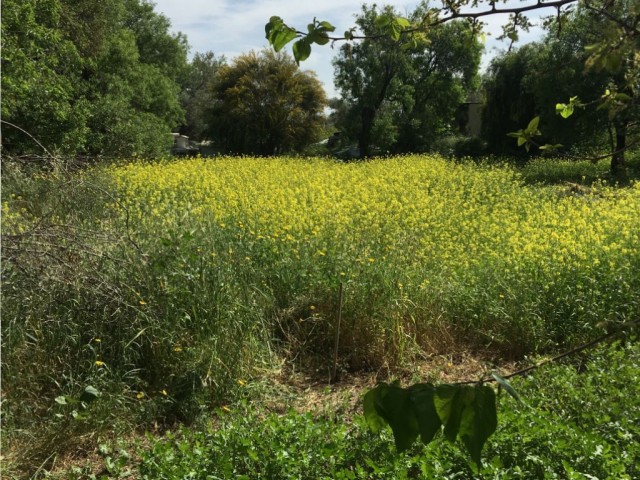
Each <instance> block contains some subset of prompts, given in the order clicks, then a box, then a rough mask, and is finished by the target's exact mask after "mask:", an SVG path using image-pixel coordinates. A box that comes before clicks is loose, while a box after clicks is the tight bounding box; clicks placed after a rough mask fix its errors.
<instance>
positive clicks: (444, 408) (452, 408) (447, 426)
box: [433, 385, 474, 442]
mask: <svg viewBox="0 0 640 480" xmlns="http://www.w3.org/2000/svg"><path fill="white" fill-rule="evenodd" d="M473 395H474V391H473V387H470V386H468V385H439V386H438V387H437V388H436V392H435V397H434V400H433V403H434V404H435V407H436V411H437V412H438V416H439V417H440V421H441V422H442V424H443V425H444V436H445V438H446V439H447V440H449V441H450V442H455V441H456V437H457V436H458V430H459V428H460V420H461V418H462V412H463V410H464V408H465V406H466V404H467V403H468V402H469V401H471V400H473Z"/></svg>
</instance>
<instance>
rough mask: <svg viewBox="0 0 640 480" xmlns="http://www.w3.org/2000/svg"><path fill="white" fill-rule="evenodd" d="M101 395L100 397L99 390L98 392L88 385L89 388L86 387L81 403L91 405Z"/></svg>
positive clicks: (81, 396)
mask: <svg viewBox="0 0 640 480" xmlns="http://www.w3.org/2000/svg"><path fill="white" fill-rule="evenodd" d="M99 395H100V392H98V390H96V389H95V388H94V387H92V386H91V385H88V386H87V387H85V389H84V392H82V395H80V401H81V402H84V403H91V402H93V401H94V400H95V399H96V398H98V396H99Z"/></svg>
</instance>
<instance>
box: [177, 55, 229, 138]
mask: <svg viewBox="0 0 640 480" xmlns="http://www.w3.org/2000/svg"><path fill="white" fill-rule="evenodd" d="M225 64H226V59H225V58H224V56H222V57H216V55H215V54H214V53H213V52H206V53H196V54H195V55H194V57H193V60H192V61H191V63H190V64H189V73H188V75H187V80H186V82H185V83H184V86H183V89H182V92H181V94H180V103H181V104H182V106H183V108H184V110H185V123H184V125H182V126H181V127H180V133H182V134H183V135H187V136H189V137H191V138H195V139H198V140H202V139H203V135H204V133H205V132H206V131H207V130H208V128H209V125H208V123H207V109H208V108H209V107H210V106H211V104H212V103H213V101H214V98H213V87H212V86H213V83H214V82H215V81H216V79H217V76H218V71H219V70H220V68H221V67H222V66H223V65H225Z"/></svg>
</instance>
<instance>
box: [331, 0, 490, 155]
mask: <svg viewBox="0 0 640 480" xmlns="http://www.w3.org/2000/svg"><path fill="white" fill-rule="evenodd" d="M425 8H426V4H424V3H423V4H422V5H421V6H420V7H419V8H418V9H417V10H416V12H415V13H414V14H413V16H414V17H419V16H420V15H422V12H423V10H424V9H425ZM393 15H396V13H395V12H394V10H393V9H392V8H391V7H388V6H387V7H384V8H383V9H382V11H380V12H379V11H378V9H377V7H376V6H373V7H370V8H369V7H367V6H363V7H362V13H361V14H360V16H359V17H358V18H357V20H356V24H357V25H358V27H359V28H360V30H361V31H362V32H363V33H365V34H366V35H367V36H369V37H375V38H372V39H365V40H363V41H362V42H359V43H357V44H355V45H350V44H347V45H344V46H343V47H342V48H341V50H340V54H339V55H338V57H337V58H336V59H335V60H334V66H335V69H336V74H335V83H336V86H337V87H338V88H339V89H340V91H341V93H342V95H343V98H344V100H345V102H346V104H347V105H348V107H349V108H350V109H351V110H352V112H351V113H350V114H348V115H343V117H344V118H345V119H348V121H353V120H355V119H357V125H358V128H357V138H358V146H359V148H360V154H361V156H363V157H367V156H369V155H370V153H371V146H372V144H373V145H374V146H376V147H378V148H380V149H383V150H392V151H396V152H406V151H415V150H424V149H426V148H428V146H429V145H430V144H431V143H432V142H433V140H434V138H435V137H436V136H437V134H439V133H442V132H443V131H444V130H446V129H447V128H448V124H449V123H451V120H452V119H453V117H454V115H455V110H456V108H457V107H458V105H459V104H460V103H461V102H462V101H463V98H464V95H465V87H466V86H469V85H470V84H471V81H472V79H473V78H474V76H475V74H476V71H477V68H478V65H479V63H480V49H481V47H480V45H479V44H478V42H477V41H476V40H475V39H473V38H467V37H468V35H467V32H466V30H465V29H464V27H463V26H462V25H460V24H458V23H455V22H454V23H452V24H451V25H444V26H441V27H438V28H435V29H433V30H431V31H430V32H429V34H427V35H416V36H415V37H413V38H410V39H407V41H401V42H398V41H395V40H394V39H393V38H389V37H386V36H384V35H383V32H384V29H385V28H386V27H385V25H384V23H383V22H382V23H381V22H380V21H379V19H380V18H386V17H385V16H393ZM378 36H380V37H379V38H378ZM340 127H341V128H343V129H344V130H346V131H348V130H349V129H350V128H351V127H350V126H349V125H340ZM374 138H375V139H376V140H375V141H374V140H373V139H374Z"/></svg>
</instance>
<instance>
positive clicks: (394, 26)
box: [265, 0, 578, 63]
mask: <svg viewBox="0 0 640 480" xmlns="http://www.w3.org/2000/svg"><path fill="white" fill-rule="evenodd" d="M576 2H578V0H554V1H550V2H545V1H543V0H538V1H537V2H536V3H535V4H531V5H525V6H522V7H505V8H498V7H496V2H495V1H491V2H489V4H490V6H491V7H490V8H489V9H487V10H481V11H478V12H463V11H461V10H460V9H461V8H462V7H464V6H466V5H467V4H468V3H469V2H468V1H466V0H451V1H446V2H445V6H444V8H443V9H436V8H432V9H429V10H428V11H427V13H426V14H425V15H424V16H423V18H422V19H421V20H420V22H416V23H412V22H410V21H409V20H408V19H406V18H404V17H400V16H397V15H392V14H389V13H382V14H380V15H379V16H378V18H377V19H376V27H378V29H379V32H380V33H377V34H374V35H356V34H354V32H355V28H351V29H349V30H347V31H345V32H344V34H343V35H342V36H331V35H329V33H331V32H334V31H335V27H334V26H333V25H332V24H331V23H329V22H327V21H318V20H317V19H316V18H314V19H313V22H312V23H310V24H309V25H308V26H307V32H303V31H300V30H297V29H295V28H293V27H290V26H289V25H287V24H286V23H284V20H283V19H282V18H281V17H278V16H273V17H271V18H270V19H269V22H268V23H267V24H266V25H265V33H266V38H267V40H268V41H269V43H270V44H271V46H273V48H274V49H275V50H276V51H280V50H281V49H282V48H283V47H284V46H285V45H287V44H288V43H290V42H291V41H293V40H295V39H298V40H296V42H295V43H294V44H293V48H292V50H293V56H294V58H295V60H296V62H298V63H299V62H301V61H304V60H306V59H307V58H309V55H310V54H311V45H312V44H314V43H316V44H318V45H326V44H327V43H329V42H340V41H353V40H367V39H368V40H374V39H380V38H392V39H393V40H395V41H399V40H400V39H401V38H402V36H404V35H410V34H413V33H420V32H425V31H427V30H429V29H430V28H433V27H436V26H438V25H441V24H443V23H447V22H450V21H452V20H456V19H466V20H469V21H471V22H472V24H473V25H474V28H475V26H476V25H477V20H478V19H480V18H483V17H487V16H491V15H498V14H510V15H512V23H513V28H511V29H509V31H510V32H511V33H510V34H505V35H507V36H508V38H510V39H511V40H512V42H513V41H514V40H515V39H517V34H515V33H513V32H515V29H516V28H517V27H522V26H523V25H526V22H525V21H524V20H523V19H524V18H525V17H524V16H523V15H521V14H522V13H525V12H528V11H532V10H539V9H541V8H556V9H558V10H559V9H560V8H561V7H563V6H565V5H568V4H572V3H576ZM441 12H445V15H444V16H440V13H441ZM523 22H524V23H523Z"/></svg>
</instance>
